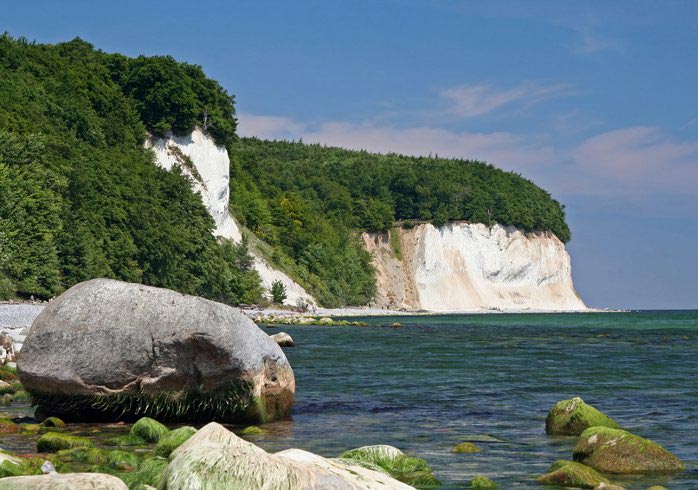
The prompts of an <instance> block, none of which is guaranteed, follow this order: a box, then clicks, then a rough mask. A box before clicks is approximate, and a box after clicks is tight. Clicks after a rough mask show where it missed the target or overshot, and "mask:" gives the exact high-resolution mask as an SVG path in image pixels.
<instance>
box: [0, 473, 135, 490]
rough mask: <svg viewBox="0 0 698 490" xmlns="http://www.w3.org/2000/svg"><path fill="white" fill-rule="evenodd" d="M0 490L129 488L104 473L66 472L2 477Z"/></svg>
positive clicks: (106, 489)
mask: <svg viewBox="0 0 698 490" xmlns="http://www.w3.org/2000/svg"><path fill="white" fill-rule="evenodd" d="M0 490H128V487H127V486H126V484H125V483H124V482H122V481H121V480H119V479H118V478H117V477H115V476H111V475H105V474H103V473H66V474H62V475H59V474H51V475H36V476H13V477H10V478H2V479H0Z"/></svg>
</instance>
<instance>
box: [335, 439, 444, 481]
mask: <svg viewBox="0 0 698 490" xmlns="http://www.w3.org/2000/svg"><path fill="white" fill-rule="evenodd" d="M340 459H345V460H351V461H357V462H361V463H371V464H374V465H376V466H378V467H380V468H381V469H382V470H383V471H384V472H385V473H387V474H389V475H390V476H392V477H393V478H395V479H396V480H398V481H401V482H403V483H407V484H408V485H412V486H413V487H416V488H430V487H436V486H439V485H440V484H441V482H440V481H439V480H438V479H437V478H436V477H435V476H434V474H433V471H432V469H431V467H430V466H429V465H428V464H427V462H426V461H425V460H423V459H421V458H415V457H412V456H407V455H406V454H403V453H402V451H400V450H399V449H397V448H394V447H392V446H381V445H379V446H365V447H360V448H357V449H352V450H349V451H346V452H344V453H343V454H342V455H341V456H340Z"/></svg>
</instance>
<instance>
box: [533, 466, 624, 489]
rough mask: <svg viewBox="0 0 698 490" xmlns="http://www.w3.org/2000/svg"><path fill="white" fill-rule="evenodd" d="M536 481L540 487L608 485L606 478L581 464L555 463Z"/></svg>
mask: <svg viewBox="0 0 698 490" xmlns="http://www.w3.org/2000/svg"><path fill="white" fill-rule="evenodd" d="M536 481H537V482H538V483H540V484H542V485H560V486H563V487H574V488H595V487H597V486H598V485H600V484H609V483H610V482H609V481H608V479H607V478H605V477H604V476H602V475H600V474H599V472H597V471H596V470H594V469H593V468H590V467H588V466H585V465H583V464H581V463H574V462H572V461H564V460H560V461H556V462H555V463H553V465H552V466H551V467H550V469H549V470H548V473H546V474H545V475H541V476H539V477H538V478H537V479H536Z"/></svg>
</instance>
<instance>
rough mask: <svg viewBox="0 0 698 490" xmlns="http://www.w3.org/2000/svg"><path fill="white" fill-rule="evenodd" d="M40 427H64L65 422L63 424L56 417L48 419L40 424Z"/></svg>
mask: <svg viewBox="0 0 698 490" xmlns="http://www.w3.org/2000/svg"><path fill="white" fill-rule="evenodd" d="M41 426H42V427H65V422H63V421H62V420H61V419H59V418H58V417H49V418H47V419H45V420H44V421H43V422H41Z"/></svg>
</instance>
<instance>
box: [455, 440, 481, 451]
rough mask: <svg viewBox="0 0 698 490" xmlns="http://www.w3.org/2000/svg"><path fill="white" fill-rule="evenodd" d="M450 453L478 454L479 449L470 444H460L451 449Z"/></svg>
mask: <svg viewBox="0 0 698 490" xmlns="http://www.w3.org/2000/svg"><path fill="white" fill-rule="evenodd" d="M451 452H452V453H479V452H480V448H479V447H477V446H476V445H475V444H473V443H472V442H461V443H460V444H458V445H457V446H456V447H454V448H453V449H451Z"/></svg>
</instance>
